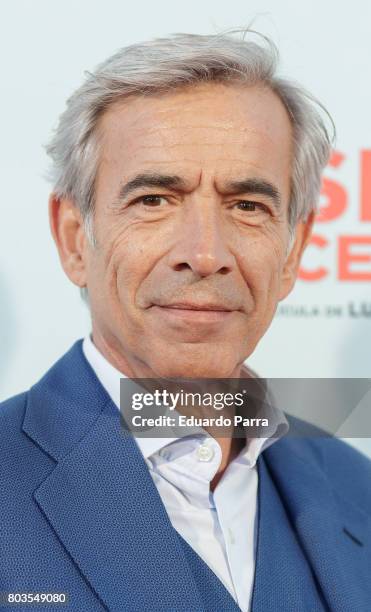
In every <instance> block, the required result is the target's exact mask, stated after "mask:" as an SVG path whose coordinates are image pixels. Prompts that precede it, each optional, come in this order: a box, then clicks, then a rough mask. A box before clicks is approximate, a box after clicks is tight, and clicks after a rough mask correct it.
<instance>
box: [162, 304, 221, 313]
mask: <svg viewBox="0 0 371 612" xmlns="http://www.w3.org/2000/svg"><path fill="white" fill-rule="evenodd" d="M158 306H160V307H161V308H171V309H175V310H201V311H206V310H207V311H216V310H217V311H219V312H231V310H232V309H231V308H228V307H226V306H224V305H221V304H213V303H205V304H196V303H194V302H176V303H174V304H158Z"/></svg>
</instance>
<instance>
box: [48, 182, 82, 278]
mask: <svg viewBox="0 0 371 612" xmlns="http://www.w3.org/2000/svg"><path fill="white" fill-rule="evenodd" d="M49 222H50V229H51V232H52V235H53V238H54V241H55V244H56V245H57V249H58V253H59V258H60V260H61V264H62V267H63V269H64V271H65V273H66V274H67V276H68V278H69V279H70V280H71V281H72V282H73V283H74V284H75V285H77V286H78V287H85V286H86V261H85V260H86V255H85V253H86V245H87V243H86V236H85V231H84V225H83V220H82V216H81V213H80V211H79V210H78V208H77V207H76V206H75V204H74V202H73V201H72V200H69V199H67V198H62V199H59V198H58V197H57V196H56V195H55V194H54V193H52V194H51V196H50V198H49Z"/></svg>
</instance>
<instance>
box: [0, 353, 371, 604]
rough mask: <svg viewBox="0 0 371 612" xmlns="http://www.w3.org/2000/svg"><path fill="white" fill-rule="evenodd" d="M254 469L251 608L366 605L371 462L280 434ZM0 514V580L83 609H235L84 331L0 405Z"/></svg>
mask: <svg viewBox="0 0 371 612" xmlns="http://www.w3.org/2000/svg"><path fill="white" fill-rule="evenodd" d="M324 409H325V407H324ZM258 469H259V505H258V507H259V516H258V544H257V558H256V571H255V580H254V589H253V598H252V604H251V608H252V611H253V612H314V611H318V612H321V611H325V610H331V611H334V612H335V611H336V612H370V611H371V520H370V513H371V462H370V461H369V460H368V459H367V458H366V457H364V456H363V455H361V454H360V453H358V452H357V451H355V450H354V449H352V448H351V447H350V446H348V445H347V444H345V443H343V442H341V441H339V440H336V439H332V438H323V437H318V438H314V437H307V438H303V437H297V438H295V437H285V438H283V439H281V440H280V441H278V442H276V443H275V444H274V445H273V446H271V447H270V448H268V449H267V450H266V451H264V453H263V454H262V455H261V457H260V459H259V462H258ZM0 517H1V518H0V592H14V591H16V592H21V593H32V592H33V593H35V592H44V593H46V592H47V593H60V592H67V593H68V597H69V599H68V604H67V605H65V606H63V609H66V610H71V611H72V610H73V611H81V612H89V611H98V610H112V611H114V612H142V611H145V610H148V611H149V612H219V611H220V612H224V611H225V612H237V611H238V606H237V605H236V603H235V602H234V601H233V599H232V598H231V596H230V595H229V593H228V592H227V591H226V589H225V588H224V586H223V585H222V584H221V582H220V581H219V580H218V578H217V577H216V576H215V575H214V574H213V572H212V571H211V570H210V569H209V568H208V567H207V566H206V564H205V563H204V562H203V561H202V560H201V559H200V558H199V557H198V555H197V554H196V553H195V552H194V551H193V550H192V549H191V548H190V547H189V546H188V544H187V543H186V542H185V541H184V540H183V539H182V538H181V537H180V536H179V535H178V534H177V532H176V531H175V530H174V529H173V527H172V525H171V523H170V521H169V518H168V516H167V513H166V510H165V508H164V506H163V504H162V501H161V498H160V496H159V494H158V492H157V489H156V487H155V485H154V483H153V481H152V478H151V476H150V474H149V472H148V469H147V466H146V464H145V462H144V460H143V457H142V455H141V453H140V451H139V449H138V447H137V445H136V443H135V440H133V438H132V437H131V436H130V435H129V434H127V433H125V432H124V431H123V430H122V428H121V426H120V418H119V414H118V411H117V408H116V407H115V406H114V405H113V403H112V401H111V400H110V398H109V397H108V395H107V393H106V391H105V390H104V389H103V387H102V385H101V384H100V383H99V381H98V380H97V378H96V376H95V374H94V372H93V371H92V369H91V368H90V366H89V364H88V363H87V361H86V360H85V357H84V355H83V352H82V343H81V341H79V342H77V343H76V344H75V345H74V346H73V347H72V348H71V350H70V351H69V352H68V353H67V354H66V355H64V356H63V357H62V358H61V359H60V360H59V361H58V362H57V363H56V364H55V365H54V366H53V367H52V368H51V370H49V372H48V373H47V374H46V375H45V376H44V377H43V378H42V379H41V381H39V382H38V383H37V384H36V385H35V386H34V387H32V388H31V389H30V391H29V392H27V393H24V394H21V395H18V396H16V397H14V398H11V399H9V400H7V401H6V402H3V403H2V404H0ZM3 609H4V611H5V610H9V609H10V608H9V607H7V606H3V607H1V605H0V610H3ZM16 609H22V608H21V607H19V608H18V607H16ZM25 609H27V610H49V609H50V610H55V609H58V606H57V607H56V606H55V605H50V606H49V605H45V604H44V605H36V604H35V605H27V606H25Z"/></svg>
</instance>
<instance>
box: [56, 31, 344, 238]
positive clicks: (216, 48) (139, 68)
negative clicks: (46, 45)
mask: <svg viewBox="0 0 371 612" xmlns="http://www.w3.org/2000/svg"><path fill="white" fill-rule="evenodd" d="M232 34H233V33H227V34H225V33H223V34H214V35H206V36H202V35H198V34H173V35H172V36H170V37H168V38H157V39H154V40H150V41H147V42H142V43H138V44H134V45H130V46H128V47H124V48H122V49H120V50H119V51H117V53H115V54H114V55H112V56H111V57H110V58H109V59H107V60H106V61H105V62H103V63H102V64H100V65H99V66H98V67H97V69H96V70H95V71H94V72H92V73H86V79H85V82H84V83H83V84H82V85H81V87H79V88H78V89H77V90H76V91H75V92H74V93H73V94H72V96H71V97H70V98H69V99H68V101H67V107H66V109H65V111H64V112H63V114H62V115H61V117H60V119H59V123H58V126H57V128H56V130H55V133H54V135H53V138H52V139H51V141H50V143H49V145H48V146H47V153H48V154H49V155H50V157H51V159H52V162H53V165H52V168H51V172H50V178H51V181H52V183H53V185H54V192H55V194H56V196H57V197H58V198H62V197H69V198H71V199H72V200H73V201H74V203H75V204H76V206H77V207H78V208H79V209H80V211H81V214H82V216H83V219H84V222H85V228H86V230H87V233H88V236H89V238H90V239H91V241H92V243H93V244H94V234H93V225H92V220H93V213H94V205H95V202H94V187H95V177H96V174H97V170H98V164H99V140H98V135H97V125H98V121H99V119H100V117H101V116H102V114H103V113H104V112H105V111H106V110H107V109H108V108H109V107H110V106H111V105H112V104H113V103H114V102H116V101H117V100H119V99H120V100H121V99H124V98H127V97H129V96H135V95H141V96H142V95H148V96H150V95H151V94H159V93H160V94H161V93H162V92H164V93H165V92H169V91H171V90H175V89H177V88H181V87H185V86H190V85H196V84H198V83H201V82H223V83H231V84H234V83H243V84H246V85H247V86H251V85H256V84H260V83H261V84H263V85H265V86H268V87H270V88H271V90H272V91H274V92H275V93H276V95H277V96H278V97H279V98H280V99H281V101H282V102H283V104H284V105H285V107H286V109H287V112H288V114H289V117H290V120H291V123H292V126H293V138H294V159H293V168H292V181H291V197H290V207H289V223H290V228H291V229H293V228H294V227H295V225H296V223H297V222H298V221H299V220H301V219H306V218H307V217H308V215H309V214H310V213H311V211H313V210H315V209H316V207H317V203H318V199H319V193H320V187H321V174H322V170H323V168H324V166H325V165H326V163H327V161H328V158H329V155H330V151H331V138H330V137H329V134H328V131H327V129H326V125H325V121H324V118H323V115H324V113H325V114H327V116H328V117H329V115H328V113H327V111H326V110H325V109H324V107H323V106H322V105H321V104H320V103H319V102H318V101H317V100H316V99H315V98H314V97H313V96H312V95H311V94H310V93H308V92H307V91H306V90H304V89H303V88H302V87H301V86H299V85H298V84H296V83H294V82H292V81H290V80H288V79H284V78H281V77H279V76H276V72H277V64H278V51H277V48H276V47H275V45H274V43H273V42H272V41H271V40H269V39H268V38H267V37H265V36H263V35H261V34H258V33H257V32H254V31H252V30H244V31H242V37H241V38H236V37H234V36H233V35H232ZM247 34H249V36H251V37H257V38H258V42H256V41H254V40H246V36H247ZM330 119H331V118H330ZM332 125H333V124H332Z"/></svg>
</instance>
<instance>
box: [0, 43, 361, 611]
mask: <svg viewBox="0 0 371 612" xmlns="http://www.w3.org/2000/svg"><path fill="white" fill-rule="evenodd" d="M48 152H49V154H50V155H51V157H52V160H53V185H54V187H53V193H52V195H51V197H50V222H51V229H52V233H53V236H54V239H55V242H56V245H57V248H58V251H59V255H60V259H61V263H62V266H63V268H64V270H65V272H66V274H67V276H68V277H69V279H70V280H71V281H72V282H73V283H74V284H75V285H77V286H78V287H80V288H82V289H83V291H84V293H85V297H87V299H88V303H89V307H90V312H91V319H92V334H91V337H89V338H86V339H85V340H84V342H83V343H82V342H81V341H79V342H78V343H76V344H75V345H74V346H73V347H72V348H71V350H70V351H69V352H68V353H67V354H66V355H65V356H64V357H62V359H61V360H60V361H59V362H58V363H57V364H56V365H54V366H53V367H52V368H51V370H50V371H49V372H48V373H47V374H46V375H45V376H44V378H43V379H42V380H41V381H40V382H38V383H37V384H36V385H35V386H34V387H32V388H31V390H30V391H29V392H28V393H25V394H22V395H19V396H17V397H15V398H12V399H10V400H8V401H7V402H5V403H4V404H3V405H2V406H1V409H0V419H1V434H0V435H1V451H0V477H1V485H2V486H1V491H2V493H1V517H2V520H1V526H0V546H1V551H2V554H1V559H0V590H1V591H2V592H4V593H5V592H6V593H14V592H17V593H21V594H25V593H26V594H27V593H31V595H32V594H35V593H36V594H38V593H40V592H41V593H44V594H45V593H49V594H57V596H58V594H61V593H63V592H64V593H67V594H68V602H67V604H66V605H67V607H68V609H71V610H81V611H84V612H85V611H88V610H104V609H107V610H114V611H120V612H121V611H125V612H126V611H133V612H134V611H135V612H139V611H142V610H150V611H151V612H152V611H153V612H160V611H166V612H178V611H184V612H201V611H210V612H216V611H217V612H219V611H223V612H224V611H236V610H238V609H242V610H244V611H246V610H253V611H254V612H257V611H259V612H277V611H279V612H280V611H282V612H283V611H284V612H302V611H304V610H307V611H308V612H309V611H310V612H313V611H315V610H316V611H317V610H318V611H320V610H321V611H322V610H332V611H337V612H340V611H341V612H343V611H350V610H352V612H353V611H354V610H357V612H366V611H369V610H371V587H370V580H369V575H370V567H371V553H370V545H371V538H370V521H369V514H370V508H371V493H370V490H369V489H370V487H369V482H370V480H369V479H370V478H371V467H370V463H369V461H368V460H367V459H366V458H364V457H363V456H361V455H360V454H359V453H357V452H356V451H354V450H352V449H351V448H350V447H348V446H347V445H345V444H344V443H342V442H339V441H336V440H333V439H323V438H314V437H310V436H308V437H307V438H303V437H300V438H295V437H290V438H289V437H287V436H283V437H281V438H280V439H279V440H278V436H274V433H272V434H270V435H268V436H267V437H265V438H264V437H262V438H253V439H248V438H247V439H246V440H244V441H242V442H241V439H240V438H237V437H235V436H234V435H233V432H232V434H231V435H230V436H229V437H224V436H220V437H218V435H215V436H212V435H210V433H209V432H208V431H207V430H203V429H202V430H201V432H199V433H195V434H193V435H188V436H185V437H182V438H179V439H170V440H169V439H164V438H161V437H157V438H156V436H155V435H153V436H152V437H150V438H148V439H147V438H139V437H138V438H137V439H136V438H134V437H133V436H132V435H130V434H129V433H127V432H123V431H122V429H121V427H120V419H119V410H118V407H119V393H120V378H121V377H127V378H128V379H137V378H139V379H156V380H163V379H165V380H168V379H171V380H172V379H179V378H184V379H194V378H195V379H236V378H239V377H240V376H241V375H243V373H244V371H243V369H242V368H243V363H244V361H245V360H246V359H247V358H248V357H249V355H251V353H252V352H253V350H254V348H255V346H256V344H257V343H258V341H259V340H260V338H261V337H262V336H263V334H264V333H265V332H266V330H267V328H268V327H269V325H270V323H271V320H272V318H273V315H274V312H275V309H276V306H277V303H278V302H279V301H280V300H282V299H283V298H285V297H286V296H287V295H288V293H289V292H290V291H291V289H292V288H293V285H294V283H295V279H296V275H297V270H298V266H299V263H300V259H301V256H302V253H303V251H304V249H305V246H306V244H307V242H308V239H309V236H310V232H311V228H312V224H313V218H314V214H315V209H316V203H317V201H318V195H319V190H320V181H321V172H322V170H323V167H324V166H325V164H326V161H327V159H328V156H329V152H330V144H329V138H328V135H327V132H326V130H325V128H324V125H323V123H322V120H321V118H320V115H319V113H318V111H317V109H316V104H315V102H314V101H313V99H312V98H311V97H310V96H309V95H308V94H306V93H305V92H304V91H303V90H301V89H300V87H298V86H297V85H294V84H292V83H291V82H290V81H287V80H284V79H281V78H278V77H277V76H276V52H275V49H274V47H273V45H271V44H270V43H269V41H265V43H264V44H260V43H257V42H250V41H248V40H245V39H244V40H237V39H235V38H233V37H231V36H227V35H216V36H198V35H183V34H179V35H175V36H173V37H170V38H167V39H158V40H154V41H149V42H146V43H143V44H138V45H133V46H131V47H127V48H124V49H122V50H120V51H118V52H117V53H116V55H114V56H113V57H111V58H110V59H108V60H107V61H106V62H105V63H104V64H102V65H101V66H100V67H98V69H97V70H96V71H95V72H94V73H92V74H90V75H89V76H88V77H87V79H86V81H85V83H84V84H83V85H82V86H81V87H80V88H79V89H78V90H77V91H76V92H75V93H74V94H73V96H72V97H71V98H70V99H69V101H68V104H67V108H66V110H65V112H64V113H63V115H62V116H61V119H60V122H59V125H58V127H57V130H56V133H55V135H54V137H53V140H52V141H51V143H50V146H49V149H48ZM280 357H281V356H277V358H280ZM32 596H33V595H32ZM4 601H5V599H4ZM20 601H23V600H20ZM27 605H28V606H29V609H35V610H38V609H45V604H41V603H40V602H39V600H37V599H33V600H32V601H31V603H28V604H27ZM52 605H54V604H51V603H49V604H47V607H48V609H49V607H50V608H51V606H52ZM42 606H43V607H42ZM4 609H5V608H4Z"/></svg>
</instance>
